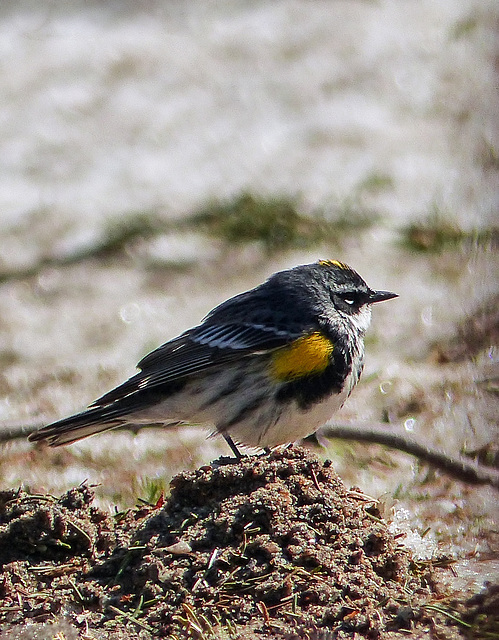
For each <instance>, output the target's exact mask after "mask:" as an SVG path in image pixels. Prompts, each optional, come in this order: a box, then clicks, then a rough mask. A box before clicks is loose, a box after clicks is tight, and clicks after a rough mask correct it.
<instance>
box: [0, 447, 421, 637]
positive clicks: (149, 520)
mask: <svg viewBox="0 0 499 640" xmlns="http://www.w3.org/2000/svg"><path fill="white" fill-rule="evenodd" d="M91 499H92V493H91V491H90V489H89V488H88V487H85V486H84V487H79V488H77V489H74V490H72V491H71V492H69V493H68V494H65V495H64V496H63V497H62V498H60V499H58V500H57V499H55V498H47V497H40V496H38V497H37V496H28V495H26V494H24V493H22V492H18V493H14V492H4V493H3V494H1V498H0V548H1V554H2V555H1V558H2V561H3V563H4V566H3V574H1V575H0V597H1V598H2V599H3V606H2V607H0V622H3V623H4V625H6V626H4V628H8V627H9V626H10V625H14V624H19V623H22V622H23V621H24V622H25V621H26V619H29V620H30V621H32V622H46V621H47V620H53V619H59V620H60V619H62V618H64V619H66V620H67V621H69V622H71V623H72V624H73V625H75V626H77V627H79V628H82V629H87V630H89V629H90V630H92V633H93V634H94V635H93V636H92V637H102V636H99V630H101V631H104V630H105V634H106V636H105V637H108V638H112V637H123V635H122V634H123V633H125V635H126V637H139V636H140V637H148V636H149V635H152V636H158V637H175V636H176V637H208V636H209V635H210V634H211V633H217V634H220V633H222V630H224V633H226V634H232V635H230V637H247V638H269V637H279V638H281V637H286V638H291V637H297V638H298V637H303V638H311V637H326V636H323V635H317V634H318V633H319V634H320V633H325V632H326V630H327V632H328V633H331V632H334V637H335V638H347V637H348V638H349V637H353V636H354V634H357V635H356V636H355V637H366V638H377V637H380V636H381V637H383V636H384V635H385V632H386V631H387V630H388V629H393V630H396V629H398V628H401V627H402V628H407V627H409V626H410V624H411V623H412V622H411V616H408V615H407V611H408V610H411V609H410V606H409V605H413V604H415V603H417V601H418V600H419V599H420V598H421V595H422V593H423V592H422V590H419V584H418V581H417V579H416V578H415V577H414V575H413V574H412V573H411V571H410V568H409V567H410V562H409V557H408V554H407V552H405V551H404V550H402V549H401V548H399V547H398V546H397V544H396V541H395V540H394V539H393V536H392V535H391V534H390V533H389V531H388V529H387V526H386V524H385V523H384V522H383V521H382V520H381V519H380V517H379V513H378V512H377V510H376V506H375V504H374V502H373V501H372V500H371V499H369V498H367V497H366V496H365V495H363V494H362V493H361V492H360V491H356V490H350V491H349V490H347V489H346V488H345V486H344V485H343V483H342V482H341V480H340V479H339V478H338V476H337V475H336V474H335V472H334V471H333V469H332V468H331V466H330V465H329V464H328V463H327V462H326V463H324V462H322V461H320V460H319V459H318V458H317V457H315V456H314V455H312V454H310V453H308V452H306V451H304V450H303V449H298V448H289V449H286V450H279V451H275V452H272V453H270V454H267V455H265V456H262V457H259V458H255V457H251V458H245V459H243V460H242V461H238V462H234V461H224V460H222V461H219V462H218V463H216V464H213V465H211V466H206V467H203V468H201V469H199V470H197V471H195V472H189V473H184V474H181V475H179V476H177V477H176V478H174V480H173V481H172V491H171V496H170V498H169V499H168V501H167V502H166V503H165V504H164V505H162V504H158V505H155V506H154V507H152V506H151V507H148V508H142V509H137V510H131V511H129V512H127V513H126V514H118V515H117V516H116V517H110V516H109V515H107V514H104V513H103V512H101V511H99V510H98V509H96V508H94V507H92V506H91ZM418 590H419V591H420V595H418ZM320 629H322V630H323V631H319V630H320ZM314 630H315V631H314ZM314 634H315V635H314ZM389 635H390V636H391V634H389ZM327 637H333V635H331V636H327ZM386 637H389V636H388V635H387V636H386Z"/></svg>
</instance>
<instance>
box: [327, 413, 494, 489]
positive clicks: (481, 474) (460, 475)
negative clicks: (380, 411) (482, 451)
mask: <svg viewBox="0 0 499 640" xmlns="http://www.w3.org/2000/svg"><path fill="white" fill-rule="evenodd" d="M394 428H396V427H394V426H391V427H390V430H389V429H388V428H386V427H384V426H381V425H371V426H370V427H366V426H365V425H363V426H355V425H346V424H335V425H327V426H326V427H323V428H322V429H320V432H319V436H320V437H323V438H340V439H342V440H355V441H357V442H372V443H373V444H381V445H384V446H386V447H391V448H392V449H398V450H399V451H403V452H404V453H409V454H410V455H412V456H415V457H416V458H419V460H422V461H423V462H427V463H428V464H431V465H432V466H434V467H436V468H437V469H440V470H441V471H443V472H445V473H447V474H448V475H450V476H452V477H454V478H456V479H457V480H461V482H467V483H468V484H488V485H490V486H492V487H495V488H496V489H499V470H497V469H494V468H492V467H486V466H485V465H483V464H480V463H478V462H468V461H467V460H464V459H463V458H453V457H451V456H448V455H447V454H445V453H443V452H442V451H435V450H434V449H430V448H429V447H427V446H425V445H422V444H420V443H419V442H416V441H415V440H414V439H412V438H407V437H405V436H402V435H401V434H400V433H396V432H395V433H394V431H393V430H394Z"/></svg>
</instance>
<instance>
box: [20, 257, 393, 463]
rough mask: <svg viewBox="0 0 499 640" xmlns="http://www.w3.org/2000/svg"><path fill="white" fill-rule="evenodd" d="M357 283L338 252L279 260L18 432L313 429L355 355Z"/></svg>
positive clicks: (232, 433)
mask: <svg viewBox="0 0 499 640" xmlns="http://www.w3.org/2000/svg"><path fill="white" fill-rule="evenodd" d="M395 297H397V294H395V293H392V292H390V291H376V290H373V289H371V288H370V287H368V285H367V284H366V282H365V281H364V280H363V279H362V278H361V276H360V275H359V274H358V273H357V272H356V271H355V270H354V269H352V268H351V267H350V266H348V265H347V264H345V263H344V262H341V261H339V260H319V261H318V262H314V263H312V264H305V265H298V266H296V267H294V268H291V269H287V270H284V271H279V272H276V273H274V274H273V275H272V276H270V277H269V278H268V279H267V280H266V281H265V282H263V283H262V284H260V285H258V286H257V287H255V288H253V289H251V290H249V291H246V292H244V293H240V294H238V295H236V296H234V297H232V298H230V299H228V300H226V301H225V302H222V303H221V304H220V305H218V306H217V307H215V308H214V309H213V310H212V311H210V312H209V313H208V315H207V316H206V317H205V318H204V319H203V320H202V321H201V323H200V324H199V325H197V326H195V327H193V328H191V329H189V330H187V331H185V332H184V333H182V334H181V335H179V336H177V337H176V338H173V339H172V340H170V341H168V342H166V343H165V344H163V345H161V346H160V347H158V348H157V349H155V350H153V351H152V352H151V353H149V354H148V355H146V356H145V357H143V358H142V360H140V362H139V363H138V365H137V368H138V369H139V372H138V373H136V374H135V375H133V376H132V377H131V378H129V379H128V380H127V381H126V382H124V383H123V384H121V385H119V386H117V387H116V388H114V389H112V390H111V391H109V392H107V393H105V394H104V395H103V396H102V397H100V398H98V399H97V400H95V401H94V402H93V403H92V404H90V405H89V406H88V408H87V409H85V410H84V411H81V412H80V413H77V414H75V415H72V416H70V417H67V418H63V419H62V420H58V421H57V422H54V423H52V424H49V425H47V426H44V427H42V428H41V429H39V430H38V431H36V432H34V433H32V434H31V435H30V436H29V440H30V441H32V442H38V441H45V442H46V443H48V444H49V445H50V446H60V445H64V444H70V443H73V442H76V441H78V440H81V439H82V438H86V437H87V436H91V435H94V434H97V433H100V432H103V431H108V430H110V429H114V428H117V427H128V428H131V429H140V428H141V427H143V426H146V425H153V426H158V427H168V426H173V425H179V424H199V425H201V426H205V427H209V428H211V430H212V434H213V435H215V434H220V435H222V436H224V437H225V439H226V441H227V443H228V444H229V446H230V448H231V449H232V451H233V453H234V455H236V457H238V458H239V457H241V453H240V451H239V448H238V445H246V446H249V447H256V448H264V449H265V448H273V447H275V446H277V445H283V444H288V443H292V442H295V441H297V440H299V439H301V438H303V437H306V436H308V435H310V434H312V433H314V432H315V431H316V430H317V429H318V428H319V427H321V426H322V425H323V424H325V423H326V422H327V421H328V420H329V419H330V418H331V417H332V416H333V414H334V413H335V412H336V411H337V410H338V409H339V408H340V407H341V406H342V405H343V403H344V402H345V400H346V399H347V398H348V396H349V395H350V393H351V392H352V389H353V388H354V387H355V385H356V384H357V382H358V381H359V378H360V376H361V373H362V369H363V366H364V335H365V333H366V331H367V329H368V327H369V324H370V320H371V306H372V304H374V303H376V302H381V301H384V300H390V299H392V298H395Z"/></svg>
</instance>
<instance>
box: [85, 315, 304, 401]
mask: <svg viewBox="0 0 499 640" xmlns="http://www.w3.org/2000/svg"><path fill="white" fill-rule="evenodd" d="M300 335H301V333H297V334H296V335H295V334H293V333H289V332H288V331H286V332H285V331H281V330H278V329H276V328H275V327H271V326H270V327H269V326H266V325H263V324H262V325H258V324H254V323H251V324H249V323H247V324H245V323H242V322H236V323H227V324H218V323H217V324H211V323H203V324H201V325H199V326H198V327H195V328H194V329H190V330H189V331H186V332H185V333H183V334H182V335H181V336H179V337H178V338H174V339H173V340H171V341H170V342H167V343H166V344H164V345H162V346H161V347H159V348H158V349H156V350H154V351H152V352H151V353H149V354H148V355H147V356H145V357H144V358H142V360H141V361H140V362H139V363H138V365H137V366H138V368H139V369H141V371H140V373H137V374H136V375H134V376H132V377H131V378H130V379H129V380H127V381H126V382H124V383H123V384H122V385H120V386H119V387H116V389H113V390H112V391H109V392H108V393H106V394H105V395H103V396H102V397H101V398H99V399H98V400H96V401H95V402H93V403H92V405H90V406H91V407H102V406H103V405H107V404H109V403H111V402H114V401H116V400H119V399H121V398H124V397H125V396H127V395H129V394H131V393H134V392H137V391H140V390H146V389H147V390H150V389H153V388H155V387H158V386H160V385H163V384H165V383H168V382H171V381H173V380H176V379H179V378H183V377H185V376H189V375H193V374H195V373H199V372H201V371H205V370H207V369H211V368H213V367H217V366H219V365H221V364H225V363H228V362H232V361H235V360H238V359H240V358H241V357H244V356H246V355H249V354H251V353H261V352H265V351H270V350H273V349H277V348H278V347H282V346H284V345H286V344H288V343H289V342H291V341H292V340H293V339H295V338H298V337H300Z"/></svg>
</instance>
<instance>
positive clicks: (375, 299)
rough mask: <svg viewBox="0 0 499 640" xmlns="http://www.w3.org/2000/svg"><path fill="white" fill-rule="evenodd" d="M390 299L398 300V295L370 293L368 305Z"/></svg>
mask: <svg viewBox="0 0 499 640" xmlns="http://www.w3.org/2000/svg"><path fill="white" fill-rule="evenodd" d="M392 298H398V294H397V293H392V292H391V291H371V295H370V296H369V303H373V302H383V300H391V299H392Z"/></svg>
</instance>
